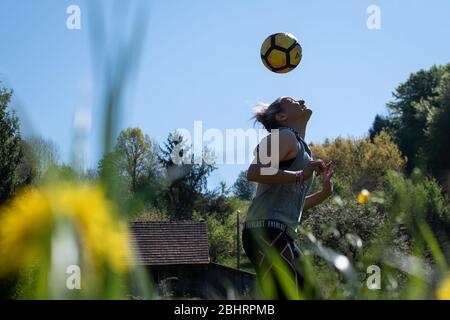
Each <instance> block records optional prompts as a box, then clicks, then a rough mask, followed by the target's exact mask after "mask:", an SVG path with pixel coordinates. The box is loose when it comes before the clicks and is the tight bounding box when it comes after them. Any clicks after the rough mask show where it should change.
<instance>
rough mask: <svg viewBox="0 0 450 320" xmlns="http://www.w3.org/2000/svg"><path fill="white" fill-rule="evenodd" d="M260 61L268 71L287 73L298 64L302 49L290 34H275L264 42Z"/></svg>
mask: <svg viewBox="0 0 450 320" xmlns="http://www.w3.org/2000/svg"><path fill="white" fill-rule="evenodd" d="M261 60H262V62H263V63H264V65H265V66H266V67H267V69H269V70H270V71H273V72H276V73H287V72H289V71H292V70H294V69H295V68H296V67H297V66H298V65H299V64H300V61H301V60H302V47H301V46H300V43H299V42H298V40H297V38H295V37H294V36H293V35H292V34H290V33H275V34H272V35H271V36H269V37H267V39H266V40H264V42H263V44H262V46H261Z"/></svg>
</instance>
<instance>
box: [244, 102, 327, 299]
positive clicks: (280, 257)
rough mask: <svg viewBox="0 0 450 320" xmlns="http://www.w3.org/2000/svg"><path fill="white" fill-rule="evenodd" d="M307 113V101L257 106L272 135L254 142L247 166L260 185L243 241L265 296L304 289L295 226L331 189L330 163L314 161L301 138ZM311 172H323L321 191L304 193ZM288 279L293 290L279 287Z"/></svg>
mask: <svg viewBox="0 0 450 320" xmlns="http://www.w3.org/2000/svg"><path fill="white" fill-rule="evenodd" d="M311 115H312V110H311V109H309V108H308V107H307V106H306V105H305V101H303V100H298V101H297V100H294V99H293V98H290V97H280V98H278V99H277V100H275V101H274V102H273V103H272V104H270V105H260V106H258V108H257V109H256V112H255V116H254V118H255V119H256V121H257V122H260V123H261V124H262V125H263V126H264V128H265V129H266V130H267V131H269V132H270V134H269V135H268V136H267V137H266V138H264V139H263V140H262V141H261V142H260V144H259V145H258V147H257V149H256V152H255V159H254V160H253V162H252V164H251V165H250V167H249V168H248V172H247V178H248V180H249V181H254V182H257V183H258V186H257V191H256V195H255V197H254V198H253V200H252V203H251V205H250V207H249V209H248V212H247V217H246V220H245V223H244V228H243V231H242V240H243V247H244V250H245V253H246V254H247V256H248V257H249V259H250V261H251V262H252V264H253V265H254V267H255V270H256V274H257V278H258V281H259V283H260V285H261V288H262V289H263V293H264V295H265V296H266V298H269V299H270V298H272V299H273V298H279V299H295V298H298V297H299V295H300V294H301V292H302V290H306V289H307V288H306V287H305V286H307V284H306V283H305V282H304V280H303V277H302V271H301V252H300V249H299V248H298V246H297V245H296V244H295V242H294V239H296V238H297V227H298V224H299V222H300V218H301V215H302V212H303V211H304V210H307V209H309V208H311V207H313V206H316V205H318V204H320V203H322V202H323V201H324V200H325V199H327V198H328V197H330V196H331V194H332V193H333V184H332V181H331V177H332V176H333V170H332V169H331V163H329V164H327V165H325V164H324V162H323V161H322V160H320V159H316V160H314V159H313V158H312V154H311V150H310V149H309V147H308V145H307V144H306V142H305V141H304V138H305V131H306V126H307V124H308V121H309V119H310V117H311ZM314 172H316V175H321V178H322V190H321V191H319V192H317V193H314V194H312V195H309V196H307V193H308V190H309V189H310V187H311V184H312V182H313V178H314ZM286 275H288V277H286ZM286 281H287V282H286ZM286 283H288V285H287V287H289V284H290V287H291V288H295V290H294V291H295V292H294V293H293V291H292V290H287V287H286V286H284V285H283V284H286ZM309 289H311V288H309Z"/></svg>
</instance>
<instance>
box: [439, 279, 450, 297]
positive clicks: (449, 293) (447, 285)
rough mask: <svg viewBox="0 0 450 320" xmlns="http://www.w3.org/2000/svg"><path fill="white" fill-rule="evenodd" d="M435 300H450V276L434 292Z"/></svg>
mask: <svg viewBox="0 0 450 320" xmlns="http://www.w3.org/2000/svg"><path fill="white" fill-rule="evenodd" d="M436 298H438V299H439V300H450V275H449V276H448V277H447V278H446V279H445V280H444V281H443V282H442V283H441V284H440V286H439V287H438V289H437V290H436Z"/></svg>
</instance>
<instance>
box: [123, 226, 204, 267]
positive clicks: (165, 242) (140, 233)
mask: <svg viewBox="0 0 450 320" xmlns="http://www.w3.org/2000/svg"><path fill="white" fill-rule="evenodd" d="M130 231H131V234H132V236H133V240H134V241H133V243H134V245H135V248H136V249H137V250H136V251H137V257H136V261H135V262H136V264H139V265H149V266H150V265H171V264H207V263H209V251H208V228H207V225H206V222H205V221H171V222H155V221H145V222H131V223H130Z"/></svg>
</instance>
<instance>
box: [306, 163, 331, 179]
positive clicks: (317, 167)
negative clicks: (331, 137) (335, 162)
mask: <svg viewBox="0 0 450 320" xmlns="http://www.w3.org/2000/svg"><path fill="white" fill-rule="evenodd" d="M325 168H326V167H325V163H324V162H323V161H322V160H320V159H317V160H310V161H309V163H308V166H307V167H306V168H305V169H303V177H304V179H303V180H308V179H309V178H310V177H311V176H312V175H313V174H314V172H316V174H319V173H322V172H324V170H325Z"/></svg>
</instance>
